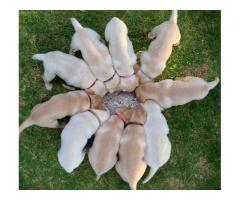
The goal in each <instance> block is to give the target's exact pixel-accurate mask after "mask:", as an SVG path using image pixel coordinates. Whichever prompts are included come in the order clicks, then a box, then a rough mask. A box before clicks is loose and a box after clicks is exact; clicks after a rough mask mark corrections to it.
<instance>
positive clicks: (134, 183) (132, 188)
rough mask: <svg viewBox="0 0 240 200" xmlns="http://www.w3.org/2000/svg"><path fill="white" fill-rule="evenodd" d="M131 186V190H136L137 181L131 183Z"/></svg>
mask: <svg viewBox="0 0 240 200" xmlns="http://www.w3.org/2000/svg"><path fill="white" fill-rule="evenodd" d="M129 187H130V189H131V190H136V189H137V182H132V183H129Z"/></svg>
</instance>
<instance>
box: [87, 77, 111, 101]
mask: <svg viewBox="0 0 240 200" xmlns="http://www.w3.org/2000/svg"><path fill="white" fill-rule="evenodd" d="M86 92H94V93H95V94H97V95H99V96H101V97H103V96H104V95H105V94H106V93H107V89H106V87H105V85H104V84H103V82H101V81H99V80H97V81H96V83H95V84H94V86H92V87H91V88H90V89H87V90H86Z"/></svg>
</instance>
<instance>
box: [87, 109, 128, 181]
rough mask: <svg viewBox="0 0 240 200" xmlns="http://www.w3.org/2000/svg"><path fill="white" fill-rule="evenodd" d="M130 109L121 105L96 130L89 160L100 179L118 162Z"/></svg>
mask: <svg viewBox="0 0 240 200" xmlns="http://www.w3.org/2000/svg"><path fill="white" fill-rule="evenodd" d="M128 110H129V109H128V108H127V107H119V108H117V109H116V114H115V115H112V116H111V117H110V118H109V119H108V120H107V121H106V122H105V123H104V124H103V125H102V126H101V127H100V128H99V129H98V131H97V132H96V134H95V138H94V142H93V145H92V147H91V148H90V150H89V152H88V159H89V162H90V164H91V166H92V168H93V170H94V171H95V173H96V175H97V178H96V180H99V178H100V176H102V175H103V174H104V173H106V172H108V171H109V170H110V169H111V168H112V167H114V165H115V164H116V162H117V153H118V149H119V142H120V138H121V135H122V132H123V128H124V124H125V123H127V122H128V119H127V117H128V116H125V114H126V113H127V111H128Z"/></svg>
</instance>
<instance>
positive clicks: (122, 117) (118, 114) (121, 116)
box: [115, 112, 126, 124]
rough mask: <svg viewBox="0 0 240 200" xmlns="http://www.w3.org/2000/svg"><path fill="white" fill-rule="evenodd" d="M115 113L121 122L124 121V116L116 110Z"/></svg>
mask: <svg viewBox="0 0 240 200" xmlns="http://www.w3.org/2000/svg"><path fill="white" fill-rule="evenodd" d="M115 114H116V115H117V116H118V118H119V119H120V120H121V121H122V122H123V124H125V123H126V119H125V117H124V116H123V115H122V114H120V113H119V112H116V113H115Z"/></svg>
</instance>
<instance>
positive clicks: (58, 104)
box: [19, 91, 102, 133]
mask: <svg viewBox="0 0 240 200" xmlns="http://www.w3.org/2000/svg"><path fill="white" fill-rule="evenodd" d="M90 108H95V109H100V108H102V99H101V97H100V96H97V95H95V94H88V93H86V92H84V91H73V92H68V93H64V94H58V95H55V96H53V97H52V98H51V99H50V100H48V101H46V102H44V103H41V104H37V105H36V106H34V107H33V109H32V111H31V114H30V116H29V117H28V118H27V119H26V121H24V122H23V123H22V124H21V126H20V128H19V131H20V133H21V132H22V131H23V130H24V129H25V128H28V127H29V126H32V125H37V126H40V127H48V128H59V127H62V125H61V124H60V123H59V121H58V120H59V119H62V118H64V117H66V116H72V115H74V114H76V113H79V112H83V111H86V110H88V109H90Z"/></svg>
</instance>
